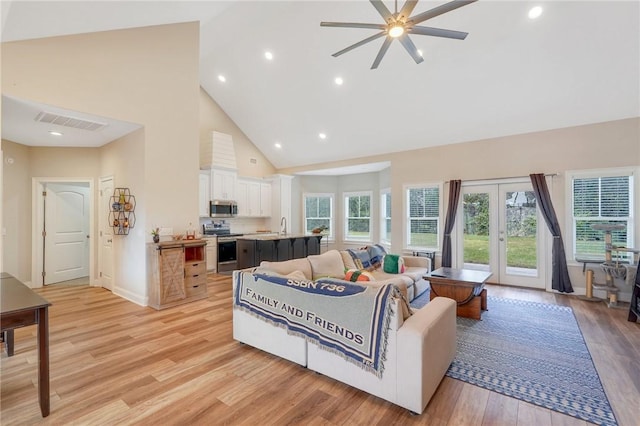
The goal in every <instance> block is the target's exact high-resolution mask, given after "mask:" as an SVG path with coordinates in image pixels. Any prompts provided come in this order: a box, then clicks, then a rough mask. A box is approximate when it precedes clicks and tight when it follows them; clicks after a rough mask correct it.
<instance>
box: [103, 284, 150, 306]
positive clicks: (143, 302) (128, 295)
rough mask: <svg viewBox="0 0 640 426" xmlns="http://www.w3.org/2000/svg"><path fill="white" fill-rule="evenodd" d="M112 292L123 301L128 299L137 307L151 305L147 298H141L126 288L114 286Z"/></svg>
mask: <svg viewBox="0 0 640 426" xmlns="http://www.w3.org/2000/svg"><path fill="white" fill-rule="evenodd" d="M111 292H112V293H113V294H115V295H116V296H120V297H122V298H123V299H126V300H128V301H130V302H133V303H135V304H136V305H140V306H148V305H149V303H148V298H147V297H146V296H140V295H139V294H136V293H132V292H130V291H129V290H125V289H124V288H121V287H115V286H114V287H113V290H112V291H111Z"/></svg>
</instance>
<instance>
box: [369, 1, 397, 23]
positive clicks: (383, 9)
mask: <svg viewBox="0 0 640 426" xmlns="http://www.w3.org/2000/svg"><path fill="white" fill-rule="evenodd" d="M369 1H370V2H371V4H372V5H373V7H375V8H376V10H377V11H378V13H379V14H380V16H382V17H383V18H384V20H385V21H387V22H389V20H393V15H392V14H391V12H389V9H387V6H385V5H384V3H382V0H369Z"/></svg>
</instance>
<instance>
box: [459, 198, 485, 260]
mask: <svg viewBox="0 0 640 426" xmlns="http://www.w3.org/2000/svg"><path fill="white" fill-rule="evenodd" d="M489 195H490V194H489V193H488V192H476V191H474V192H465V193H464V194H462V216H463V220H462V224H463V237H462V239H463V250H462V255H463V264H464V268H465V269H477V270H482V271H489V270H491V266H490V260H491V256H490V254H491V244H490V240H489V230H490V228H491V226H490V222H489V219H490V218H489V206H490V196H489Z"/></svg>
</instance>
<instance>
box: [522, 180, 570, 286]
mask: <svg viewBox="0 0 640 426" xmlns="http://www.w3.org/2000/svg"><path fill="white" fill-rule="evenodd" d="M529 177H530V178H531V184H532V185H533V191H534V192H535V194H536V199H537V200H538V206H539V207H540V211H541V212H542V216H543V217H544V220H545V222H546V223H547V227H548V228H549V231H551V235H553V245H552V247H551V259H552V261H551V263H552V266H551V267H552V272H551V288H553V289H554V290H558V291H559V292H562V293H573V287H572V286H571V280H570V279H569V270H568V269H567V258H566V256H565V253H564V242H563V241H562V235H561V233H560V225H559V224H558V218H557V217H556V212H555V210H554V209H553V203H552V202H551V196H550V195H549V188H548V187H547V181H546V180H545V178H544V174H542V173H537V174H531V175H529Z"/></svg>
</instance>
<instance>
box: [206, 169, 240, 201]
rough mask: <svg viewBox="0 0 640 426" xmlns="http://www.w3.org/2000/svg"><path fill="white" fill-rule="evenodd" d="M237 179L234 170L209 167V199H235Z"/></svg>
mask: <svg viewBox="0 0 640 426" xmlns="http://www.w3.org/2000/svg"><path fill="white" fill-rule="evenodd" d="M237 179H238V173H237V172H236V171H233V170H225V169H211V199H212V200H235V199H236V181H237Z"/></svg>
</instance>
